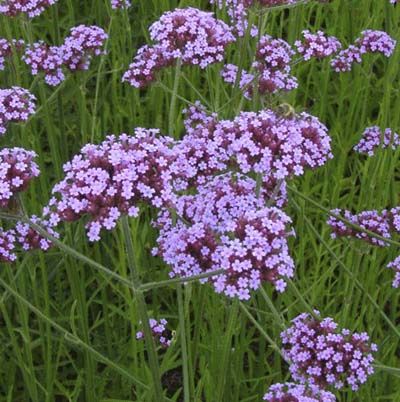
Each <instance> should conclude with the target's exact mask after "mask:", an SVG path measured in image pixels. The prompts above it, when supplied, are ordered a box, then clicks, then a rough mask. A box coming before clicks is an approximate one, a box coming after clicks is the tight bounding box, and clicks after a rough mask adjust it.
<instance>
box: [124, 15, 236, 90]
mask: <svg viewBox="0 0 400 402" xmlns="http://www.w3.org/2000/svg"><path fill="white" fill-rule="evenodd" d="M150 38H151V39H152V40H153V41H154V42H155V44H154V45H153V46H147V45H145V46H143V47H142V48H141V49H139V51H138V54H137V55H136V56H135V58H134V60H133V62H132V64H131V65H130V66H129V69H128V70H127V71H126V72H125V74H124V76H123V81H127V82H129V84H130V85H132V86H134V87H136V88H144V87H145V86H147V85H148V84H149V83H150V82H152V81H154V79H155V74H156V73H157V72H158V71H159V70H161V69H162V68H164V67H167V66H171V65H173V63H174V62H175V60H180V61H181V62H182V64H183V65H198V66H200V68H206V67H207V66H208V65H210V64H212V63H217V62H220V61H222V60H223V58H224V51H225V48H226V46H227V45H228V44H230V43H232V42H233V41H234V40H235V38H234V36H233V34H232V32H231V29H230V28H229V27H228V25H226V24H225V23H224V22H222V21H220V20H217V19H215V18H214V17H213V15H212V13H208V12H205V11H201V10H198V9H196V8H185V9H175V10H174V11H168V12H166V13H164V14H163V15H162V16H161V18H160V19H159V20H158V21H156V22H155V23H153V24H152V25H151V27H150Z"/></svg>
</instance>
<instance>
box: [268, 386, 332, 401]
mask: <svg viewBox="0 0 400 402" xmlns="http://www.w3.org/2000/svg"><path fill="white" fill-rule="evenodd" d="M263 400H264V401H268V402H290V401H292V402H335V401H336V397H335V395H333V394H332V393H331V392H328V391H325V390H323V389H321V388H319V387H318V386H317V385H314V384H309V385H306V384H296V383H291V382H287V383H285V384H279V383H278V384H273V385H271V387H270V388H269V390H268V392H267V393H266V394H265V395H264V398H263Z"/></svg>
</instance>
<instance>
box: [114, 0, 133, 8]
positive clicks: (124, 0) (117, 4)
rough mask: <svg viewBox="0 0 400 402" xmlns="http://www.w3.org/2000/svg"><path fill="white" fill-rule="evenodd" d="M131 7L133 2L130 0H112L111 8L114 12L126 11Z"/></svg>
mask: <svg viewBox="0 0 400 402" xmlns="http://www.w3.org/2000/svg"><path fill="white" fill-rule="evenodd" d="M130 6H131V2H130V1H129V0H111V8H112V9H113V10H118V9H125V8H129V7H130Z"/></svg>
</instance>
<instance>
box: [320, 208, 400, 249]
mask: <svg viewBox="0 0 400 402" xmlns="http://www.w3.org/2000/svg"><path fill="white" fill-rule="evenodd" d="M394 211H396V210H394ZM331 212H332V213H334V214H335V215H341V216H343V217H344V218H345V219H347V220H348V221H350V222H351V223H353V224H354V225H357V226H360V227H361V228H363V229H366V230H369V231H370V232H374V233H376V234H378V235H380V236H382V237H385V238H388V239H390V238H391V234H390V232H391V230H392V227H391V222H390V216H391V215H390V213H388V211H386V210H383V211H382V212H380V213H379V212H378V211H375V210H372V211H363V212H361V213H359V214H352V213H351V212H350V211H346V210H344V211H342V210H341V209H333V210H332V211H331ZM327 223H328V225H329V226H330V227H331V230H332V235H331V236H332V238H337V237H344V236H346V237H356V238H357V239H361V240H364V241H366V242H368V243H371V244H373V245H376V246H380V247H385V246H388V243H386V242H385V241H383V240H380V239H377V238H375V237H372V236H370V235H368V234H366V233H365V232H362V231H360V230H357V229H355V228H353V227H351V226H348V225H347V224H346V223H345V222H342V221H341V220H339V219H337V218H335V217H333V216H330V217H329V219H328V221H327Z"/></svg>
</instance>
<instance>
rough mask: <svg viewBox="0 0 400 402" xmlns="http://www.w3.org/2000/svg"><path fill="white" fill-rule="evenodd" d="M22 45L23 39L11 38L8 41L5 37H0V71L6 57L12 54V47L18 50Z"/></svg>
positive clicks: (2, 68)
mask: <svg viewBox="0 0 400 402" xmlns="http://www.w3.org/2000/svg"><path fill="white" fill-rule="evenodd" d="M23 46H24V41H23V40H22V39H21V40H16V39H13V40H12V42H11V43H10V42H9V41H8V40H7V39H4V38H0V71H2V70H4V63H5V60H6V58H10V57H11V56H12V52H13V48H15V49H16V50H20V49H21V48H22V47H23Z"/></svg>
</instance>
